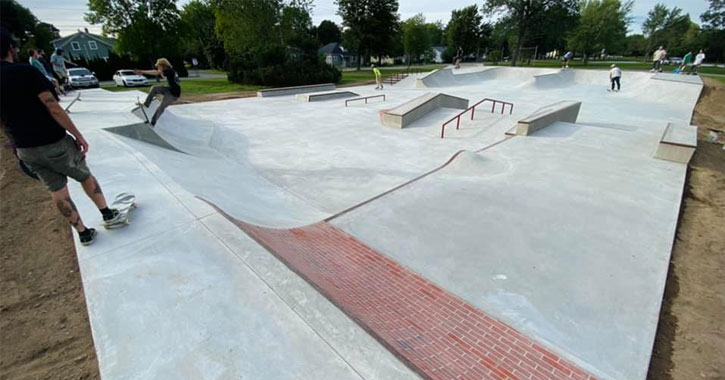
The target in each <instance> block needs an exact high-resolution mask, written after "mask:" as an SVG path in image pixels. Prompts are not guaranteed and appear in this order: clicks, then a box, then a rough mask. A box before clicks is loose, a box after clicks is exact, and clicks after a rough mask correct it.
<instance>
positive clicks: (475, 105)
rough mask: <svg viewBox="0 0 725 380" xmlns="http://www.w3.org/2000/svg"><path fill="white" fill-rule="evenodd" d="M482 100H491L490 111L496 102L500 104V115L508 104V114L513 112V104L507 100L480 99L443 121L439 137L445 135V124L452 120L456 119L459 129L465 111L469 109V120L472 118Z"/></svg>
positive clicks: (494, 108) (492, 110)
mask: <svg viewBox="0 0 725 380" xmlns="http://www.w3.org/2000/svg"><path fill="white" fill-rule="evenodd" d="M484 102H491V113H493V112H494V111H495V110H496V104H501V115H503V113H504V110H505V109H506V106H509V115H511V114H512V113H513V112H514V104H513V103H509V102H504V101H503V100H497V99H491V98H485V99H483V100H481V101H480V102H478V103H476V104H474V105H472V106H470V107H468V108H466V109H465V110H464V111H463V112H461V113H459V114H458V115H456V116H454V117H453V118H452V119H451V120H448V121H446V122H445V123H443V126H441V138H443V137H444V136H445V133H446V125H448V124H450V123H452V122H453V120H455V121H456V129H459V128H460V127H461V116H463V115H465V114H466V112H468V111H471V120H473V117H474V116H475V115H476V107H478V106H479V105H481V104H482V103H484Z"/></svg>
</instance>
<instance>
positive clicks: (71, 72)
mask: <svg viewBox="0 0 725 380" xmlns="http://www.w3.org/2000/svg"><path fill="white" fill-rule="evenodd" d="M68 81H69V82H70V85H71V87H73V88H79V87H85V88H89V87H98V78H96V76H95V75H93V73H92V72H90V71H89V70H88V69H86V68H84V67H76V68H72V69H68Z"/></svg>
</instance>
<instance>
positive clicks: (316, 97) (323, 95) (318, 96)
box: [295, 91, 359, 102]
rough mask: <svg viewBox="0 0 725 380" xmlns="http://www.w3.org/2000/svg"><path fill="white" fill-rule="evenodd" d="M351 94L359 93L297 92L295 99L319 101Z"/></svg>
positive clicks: (351, 95) (348, 96)
mask: <svg viewBox="0 0 725 380" xmlns="http://www.w3.org/2000/svg"><path fill="white" fill-rule="evenodd" d="M353 96H359V94H357V93H354V92H352V91H324V92H312V93H307V94H297V95H296V96H295V99H297V100H299V101H301V102H320V101H324V100H333V99H342V98H351V97H353Z"/></svg>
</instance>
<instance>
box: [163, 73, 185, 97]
mask: <svg viewBox="0 0 725 380" xmlns="http://www.w3.org/2000/svg"><path fill="white" fill-rule="evenodd" d="M164 76H165V77H166V80H168V81H169V90H171V95H174V96H175V97H177V98H178V97H179V96H181V86H179V82H180V80H179V77H178V76H177V75H176V71H174V69H166V70H164Z"/></svg>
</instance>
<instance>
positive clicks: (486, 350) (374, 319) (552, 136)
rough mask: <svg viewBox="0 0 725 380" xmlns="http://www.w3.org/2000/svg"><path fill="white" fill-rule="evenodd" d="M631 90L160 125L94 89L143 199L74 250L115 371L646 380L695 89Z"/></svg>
mask: <svg viewBox="0 0 725 380" xmlns="http://www.w3.org/2000/svg"><path fill="white" fill-rule="evenodd" d="M603 75H604V77H602V76H603ZM625 79H626V81H625V82H624V83H625V84H627V85H626V86H625V87H624V88H623V91H622V92H620V93H607V92H606V91H604V89H605V87H606V85H607V84H608V83H607V78H606V73H604V74H602V73H601V72H596V71H590V72H587V71H578V72H574V73H572V72H566V71H558V70H539V69H528V70H527V69H509V68H463V69H461V70H460V71H455V72H454V71H453V70H450V69H443V70H438V71H436V72H433V73H431V74H425V75H421V74H415V75H411V76H409V77H407V78H405V79H404V80H401V81H399V82H398V83H397V84H395V85H393V86H389V87H386V90H385V94H379V93H377V92H375V91H374V90H373V89H372V86H360V87H353V88H348V89H347V90H349V91H351V92H354V93H356V94H360V97H358V98H354V99H353V98H351V99H346V100H345V101H344V102H343V101H342V100H340V101H320V102H300V101H297V100H296V95H297V94H296V93H295V91H298V90H300V89H293V88H287V89H284V90H279V91H278V92H275V91H272V92H270V93H275V94H282V93H284V94H286V95H280V96H275V97H272V98H269V99H268V98H266V96H265V97H259V98H251V99H238V100H225V101H219V102H210V103H199V104H188V105H177V106H172V107H170V108H169V109H168V110H167V111H166V112H165V113H164V115H163V116H162V117H161V119H160V120H159V122H158V123H157V126H156V128H154V129H148V128H147V129H139V128H138V127H131V126H130V125H132V124H137V123H138V121H139V118H138V117H137V116H135V115H134V114H133V113H132V112H131V111H132V109H133V107H132V105H129V104H131V103H132V102H133V101H134V100H135V98H136V97H137V96H138V94H137V93H135V92H134V93H118V94H109V93H106V92H104V91H102V90H91V91H88V92H85V93H84V96H83V101H82V102H78V103H76V104H75V105H74V106H73V113H72V114H71V117H72V118H73V120H74V122H76V124H78V125H79V127H80V128H81V130H83V131H84V134H85V135H86V136H87V139H88V140H89V142H90V143H91V145H92V146H94V147H96V148H95V151H96V152H98V153H96V155H93V156H92V157H90V158H89V160H90V164H91V165H93V168H94V171H95V172H97V173H99V179H102V180H105V181H107V182H104V183H102V186H103V187H104V189H108V190H107V191H109V192H122V191H128V190H132V191H133V192H134V193H135V194H137V195H138V196H139V197H140V199H144V200H145V204H144V207H142V208H140V209H139V210H137V211H138V213H137V215H136V216H135V221H134V224H133V225H131V226H129V227H128V228H127V229H125V230H119V231H114V232H112V233H109V234H108V235H105V234H104V235H102V236H100V238H99V239H98V242H97V243H96V244H94V246H91V247H81V246H78V249H77V251H78V255H79V262H80V265H81V272H82V274H83V281H84V288H85V294H86V297H87V300H88V302H87V303H88V306H89V312H90V314H91V319H90V320H91V325H92V329H93V333H94V338H95V339H96V346H97V350H98V357H99V364H100V369H101V374H102V376H104V377H126V378H139V377H153V376H154V375H158V374H163V375H165V376H175V377H177V378H203V377H205V376H207V377H208V376H212V375H214V376H218V377H222V378H233V377H234V376H243V377H245V378H275V379H292V378H309V379H317V378H336V379H358V378H360V377H363V378H377V379H416V378H421V377H423V378H446V379H447V378H456V377H457V376H461V377H463V378H496V377H505V376H509V377H514V378H516V377H518V378H537V379H549V378H551V379H554V378H572V379H573V378H601V379H644V378H645V376H646V370H647V364H648V362H649V357H650V354H651V348H652V343H653V339H654V334H655V330H656V326H657V318H658V315H659V308H660V302H661V297H662V292H663V289H664V282H665V278H666V273H667V265H668V262H669V253H670V249H671V247H672V241H673V237H674V232H675V228H676V225H677V218H678V212H679V202H680V199H681V196H682V192H683V184H684V179H685V174H686V164H685V162H686V161H687V160H688V159H689V156H688V155H689V154H690V150H691V149H693V141H692V136H694V135H693V131H696V128H694V127H691V126H690V125H689V118H690V115H691V113H692V108H693V107H694V104H695V102H696V101H697V97H698V96H699V93H700V91H701V87H702V86H701V83H697V82H696V81H694V82H682V81H674V80H668V78H666V77H658V78H653V76H652V75H651V74H646V73H626V75H625ZM421 84H422V85H425V86H426V87H425V88H424V89H420V88H419V87H418V86H419V85H421ZM431 88H434V89H435V90H431ZM301 90H302V91H305V92H308V93H309V92H311V93H315V92H320V91H323V92H326V91H331V90H330V89H322V90H320V89H316V90H314V91H313V90H310V89H309V88H304V89H301ZM428 91H435V92H434V93H430V94H426V93H427V92H428ZM655 92H656V93H660V94H663V95H662V96H661V97H659V98H653V97H652V96H644V95H645V94H651V93H655ZM444 94H445V95H444ZM669 94H672V95H669ZM292 95H295V96H292ZM379 95H384V96H382V97H379ZM544 95H545V96H544ZM482 98H483V99H484V101H485V102H484V101H481V102H478V104H474V105H473V106H469V104H468V103H469V102H468V99H482ZM436 99H453V101H452V103H446V104H445V105H443V106H441V105H440V104H436ZM494 99H496V100H495V102H494ZM500 99H505V102H502V101H500ZM565 99H569V101H564V100H565ZM368 100H371V101H369V102H368ZM379 100H382V101H379ZM126 102H127V103H126ZM489 102H490V103H492V107H493V108H492V112H490V113H489V112H475V108H476V107H481V106H485V105H487V104H488V103H489ZM463 103H465V105H464V104H463ZM390 104H392V105H393V107H394V108H393V109H392V110H390V109H389V108H390ZM514 104H515V107H514ZM348 105H349V106H348ZM353 105H354V106H353ZM451 105H453V106H454V107H451ZM499 108H500V111H499V112H495V111H498V109H499ZM613 109H616V110H617V112H616V114H613V113H612V110H613ZM469 111H470V113H471V118H468V117H467V115H468V113H467V112H469ZM479 111H480V109H479ZM385 114H388V115H390V116H391V117H397V119H396V120H393V121H392V122H393V124H396V126H397V125H400V126H406V128H400V129H398V128H387V127H385V126H384V125H381V124H380V123H379V122H378V121H379V120H380V119H379V118H380V117H381V115H385ZM406 116H412V117H408V118H406ZM404 118H405V120H404ZM453 120H455V121H456V124H457V128H456V129H453V128H450V127H449V128H448V130H447V131H446V130H444V128H445V126H446V125H449V126H450V125H452V122H453ZM520 123H521V124H520ZM520 125H523V126H522V127H521V128H523V129H522V131H521V133H519V126H520ZM109 132H112V133H109ZM507 133H508V134H507ZM443 134H445V138H444V139H442V138H441V137H443ZM663 146H664V149H665V150H666V152H663V153H662V154H660V153H657V151H658V150H659V149H660V148H662V147H663ZM671 148H676V149H675V150H676V152H675V153H672V152H669V151H667V150H670V149H671ZM680 148H682V149H685V150H684V151H679V149H680ZM664 154H666V155H668V157H672V156H674V160H672V159H670V158H666V159H658V158H655V157H656V156H657V155H664ZM73 186H75V185H73ZM72 191H74V192H78V191H82V190H81V189H80V188H79V187H77V186H76V187H75V188H73V189H72ZM141 197H142V198H141ZM78 207H79V211H80V212H81V213H82V214H84V215H89V218H90V215H95V214H97V212H96V213H93V211H94V210H93V205H91V204H79V205H78ZM93 222H94V220H92V219H90V220H89V221H88V223H93ZM643 242H646V244H643ZM341 332H343V333H341ZM129 337H134V338H133V339H130V338H129ZM248 342H257V343H256V344H253V345H252V344H248ZM250 357H253V358H255V360H249V358H250Z"/></svg>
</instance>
